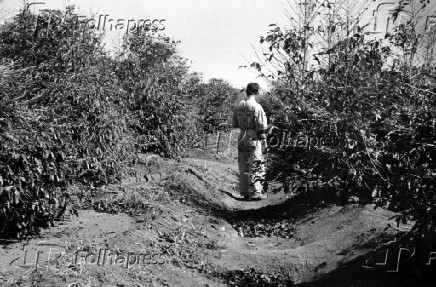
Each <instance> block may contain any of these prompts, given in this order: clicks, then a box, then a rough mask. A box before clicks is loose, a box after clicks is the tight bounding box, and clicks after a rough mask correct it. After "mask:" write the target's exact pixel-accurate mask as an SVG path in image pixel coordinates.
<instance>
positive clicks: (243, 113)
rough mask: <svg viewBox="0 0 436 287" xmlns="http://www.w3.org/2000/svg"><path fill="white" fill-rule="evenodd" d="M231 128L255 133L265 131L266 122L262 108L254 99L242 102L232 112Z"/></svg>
mask: <svg viewBox="0 0 436 287" xmlns="http://www.w3.org/2000/svg"><path fill="white" fill-rule="evenodd" d="M232 126H233V127H235V128H240V129H243V130H248V129H254V130H256V131H257V132H260V131H264V130H266V128H267V122H266V116H265V112H264V110H263V108H262V106H261V105H259V103H257V102H256V101H255V100H254V99H248V100H242V101H241V102H240V103H239V105H238V106H237V107H236V108H235V110H234V112H233V122H232Z"/></svg>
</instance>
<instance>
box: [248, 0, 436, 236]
mask: <svg viewBox="0 0 436 287" xmlns="http://www.w3.org/2000/svg"><path fill="white" fill-rule="evenodd" d="M303 2H305V1H303ZM306 2H307V1H306ZM321 2H322V1H321ZM403 2H404V3H403ZM410 2H413V1H407V3H406V1H402V6H401V5H400V6H399V8H398V9H407V7H408V5H411V4H410ZM415 2H416V3H415V5H425V3H424V2H425V1H424V2H422V3H421V2H419V1H415ZM311 3H312V2H311ZM322 3H323V2H322ZM313 5H318V4H313ZM319 5H321V4H319ZM307 7H308V6H307V5H306V6H305V8H304V9H306V10H303V11H302V13H303V15H308V14H310V11H311V10H310V9H309V10H307ZM420 7H421V6H420ZM424 8H425V6H424ZM424 8H422V9H424ZM302 9H303V8H302ZM329 9H330V8H329ZM312 10H314V11H315V10H316V9H315V7H312ZM308 11H309V12H308ZM396 12H397V13H398V11H396ZM304 13H306V14H304ZM309 18H310V17H306V20H307V19H309ZM348 20H350V19H348ZM414 23H415V20H414V19H413V18H412V19H411V20H410V21H408V22H406V23H405V24H402V26H400V27H398V28H397V29H395V30H394V31H393V32H391V34H390V35H387V39H388V40H389V41H390V42H389V43H386V41H384V40H383V39H374V38H369V36H368V33H366V32H365V29H364V27H359V26H355V29H354V30H353V31H352V30H351V29H350V30H349V31H347V32H346V33H344V34H343V35H342V37H341V38H340V39H339V40H337V41H336V42H335V43H328V44H329V45H328V46H327V48H324V49H321V48H319V47H317V46H316V42H315V41H314V39H313V38H311V35H310V33H309V32H308V31H313V29H311V27H312V28H313V27H316V25H318V24H319V22H316V21H313V22H310V21H306V22H305V25H304V26H302V27H299V26H295V25H294V26H292V27H291V28H288V29H282V28H280V27H278V26H276V25H271V29H270V31H269V32H268V34H267V35H266V36H265V37H261V43H263V45H266V49H265V51H266V52H265V60H263V61H261V62H255V63H253V64H252V67H254V68H255V69H257V70H258V71H259V72H260V73H261V75H264V76H265V77H268V79H271V78H274V80H273V87H274V91H273V95H272V97H271V98H270V99H269V100H268V101H267V102H266V103H265V106H266V111H267V113H268V114H269V116H271V117H272V119H273V121H272V126H271V128H270V135H269V146H270V147H269V161H268V163H269V169H268V179H269V180H273V179H277V180H279V181H281V182H282V183H283V187H284V190H285V191H290V189H291V188H292V186H293V185H295V181H306V180H310V179H314V180H315V181H316V184H315V187H314V188H318V189H320V190H322V191H323V192H325V193H328V194H330V195H331V196H330V198H331V199H332V200H334V201H337V200H339V202H343V203H345V202H348V201H349V200H351V199H353V201H359V202H360V203H370V202H375V203H377V204H378V205H379V206H384V207H387V208H389V209H392V210H395V211H397V212H400V213H401V215H400V216H398V217H397V222H398V223H401V222H407V221H408V220H414V221H416V224H415V227H414V231H419V232H426V231H427V230H428V229H429V228H434V227H435V218H436V217H435V215H436V214H435V209H434V206H435V204H436V196H435V194H434V188H435V177H434V175H435V155H436V146H435V142H436V133H435V118H436V102H435V91H436V88H435V87H436V85H435V84H436V83H435V80H434V79H435V72H434V69H433V68H432V67H431V66H430V65H423V66H417V65H414V64H413V61H412V60H413V59H415V58H416V57H417V55H418V54H419V52H420V51H421V50H420V49H419V48H418V47H417V46H416V43H418V41H416V39H424V38H425V37H428V36H429V35H422V34H418V33H415V32H416V31H415V29H414V27H413V25H414ZM337 25H338V26H339V23H337ZM324 28H325V29H324V31H331V30H329V27H324ZM405 31H409V34H408V35H409V36H408V37H403V36H402V35H404V33H405ZM410 31H414V32H413V33H412V32H410ZM326 33H327V32H326ZM433 33H434V31H433ZM414 45H415V46H414ZM394 50H395V52H394ZM398 51H402V53H401V57H400V58H399V60H398V54H397V53H398ZM421 52H422V51H421ZM411 59H412V60H411ZM389 63H391V64H389ZM392 63H394V64H393V65H392ZM271 67H272V68H273V69H274V68H275V69H276V70H275V73H273V74H270V75H268V76H267V75H265V74H266V72H265V70H266V69H271ZM300 190H301V189H300Z"/></svg>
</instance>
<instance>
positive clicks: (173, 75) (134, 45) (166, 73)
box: [115, 31, 190, 157]
mask: <svg viewBox="0 0 436 287" xmlns="http://www.w3.org/2000/svg"><path fill="white" fill-rule="evenodd" d="M176 44H177V43H176V42H174V41H171V40H170V38H168V37H164V36H160V35H157V36H155V35H153V34H151V35H150V34H149V33H148V32H145V31H137V32H136V33H133V34H131V35H128V36H127V37H126V38H125V45H124V49H125V50H124V53H123V54H122V55H121V56H120V59H119V62H118V63H117V66H116V68H115V69H116V75H117V77H118V79H119V82H120V83H121V85H122V86H123V88H124V90H125V91H126V92H127V94H128V97H127V98H126V102H125V104H126V106H127V108H128V109H129V111H130V112H131V113H132V116H133V117H132V120H131V122H130V124H131V126H132V128H133V129H134V130H135V131H136V132H137V133H138V134H139V139H138V148H139V149H140V150H141V151H142V152H156V153H160V154H162V155H163V156H169V157H175V156H177V154H178V153H179V152H180V151H182V150H183V148H184V147H185V146H186V144H187V142H188V137H187V131H188V124H187V122H188V121H189V120H190V119H189V115H187V111H188V110H189V108H190V107H189V102H188V101H187V98H186V97H185V96H184V95H183V93H182V91H181V88H180V87H181V85H182V80H183V77H184V76H185V75H186V73H187V69H188V68H187V66H186V63H185V60H183V59H182V58H181V57H179V56H178V55H177V53H176Z"/></svg>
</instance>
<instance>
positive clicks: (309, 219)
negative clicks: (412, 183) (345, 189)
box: [0, 150, 433, 287]
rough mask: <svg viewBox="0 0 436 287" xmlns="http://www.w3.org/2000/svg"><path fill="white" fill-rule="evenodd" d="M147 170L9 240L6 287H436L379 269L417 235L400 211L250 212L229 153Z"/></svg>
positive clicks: (279, 205)
mask: <svg viewBox="0 0 436 287" xmlns="http://www.w3.org/2000/svg"><path fill="white" fill-rule="evenodd" d="M140 159H141V160H140V161H139V163H138V164H137V166H136V167H135V169H136V170H135V176H132V177H131V178H129V179H126V180H125V181H124V182H123V183H121V184H119V185H112V186H108V187H106V188H101V189H93V190H86V191H85V190H84V189H83V188H81V187H74V188H72V193H73V194H74V195H75V197H74V199H75V202H76V207H77V208H78V209H79V210H78V215H79V216H78V217H77V216H75V215H73V214H70V213H69V212H67V216H65V217H64V218H63V221H59V222H56V223H55V227H52V228H50V229H47V230H44V231H43V232H42V234H41V237H40V238H32V239H30V240H28V241H25V242H14V241H2V242H1V249H0V285H1V286H70V287H72V286H418V285H419V286H433V285H432V284H431V282H428V281H427V283H426V282H425V281H422V280H418V277H417V276H416V274H417V272H416V270H414V268H412V267H411V266H410V264H409V265H407V262H406V263H404V264H402V265H401V266H400V267H401V268H402V269H400V270H399V272H392V271H393V270H395V267H396V266H395V265H394V266H393V265H392V264H391V263H392V262H390V261H392V260H391V257H389V260H390V261H389V262H386V264H385V265H383V264H380V262H383V256H384V254H386V252H384V251H385V250H387V248H388V247H389V246H391V245H390V243H392V242H394V241H395V240H396V239H397V238H400V237H401V236H402V235H403V234H404V232H405V231H407V230H408V229H409V228H410V227H411V226H410V225H400V227H398V228H397V226H396V223H395V221H393V220H390V218H391V217H392V216H394V215H395V214H394V213H392V212H389V211H386V210H383V209H375V208H374V206H373V205H366V206H359V205H357V204H351V205H346V206H336V205H330V204H325V203H324V204H323V203H320V204H314V203H313V202H312V201H311V200H310V196H309V197H304V198H303V197H294V196H291V195H288V194H284V193H283V192H279V193H277V194H270V195H269V197H268V199H267V200H263V201H256V202H245V201H242V200H241V199H240V198H239V196H238V194H237V192H236V184H237V169H236V164H235V162H236V161H235V159H234V158H231V157H227V156H225V155H223V154H220V155H215V154H213V153H207V152H204V151H201V150H194V151H192V152H191V153H190V157H189V158H184V159H181V160H179V161H168V160H162V159H160V158H158V157H155V156H146V155H142V156H140ZM38 254H39V255H38ZM391 254H392V253H391ZM395 260H396V259H395V258H394V259H393V261H395ZM406 261H407V260H406ZM35 262H38V264H37V265H36V264H35ZM394 263H395V262H394ZM403 265H404V266H403ZM35 267H36V268H35ZM415 269H416V268H415Z"/></svg>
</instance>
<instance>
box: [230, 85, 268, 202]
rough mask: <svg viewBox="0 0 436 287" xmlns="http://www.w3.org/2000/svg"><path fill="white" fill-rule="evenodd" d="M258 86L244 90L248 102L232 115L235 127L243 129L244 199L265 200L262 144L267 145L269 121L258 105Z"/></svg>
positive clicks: (240, 144)
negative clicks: (263, 193) (263, 142)
mask: <svg viewBox="0 0 436 287" xmlns="http://www.w3.org/2000/svg"><path fill="white" fill-rule="evenodd" d="M259 89H260V87H259V84H257V83H249V84H248V85H247V88H246V89H245V91H246V93H247V99H246V100H242V101H241V102H240V103H239V105H238V106H237V107H235V109H234V111H233V121H232V126H233V127H234V128H240V129H241V132H240V133H239V137H238V165H239V188H240V193H241V196H243V197H244V198H245V199H248V200H251V199H263V198H265V197H264V195H262V187H263V181H264V177H265V162H264V159H263V156H262V141H265V142H266V129H267V120H266V116H265V112H264V110H263V108H262V106H261V105H259V104H258V103H257V102H256V99H255V96H256V95H258V94H259Z"/></svg>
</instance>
